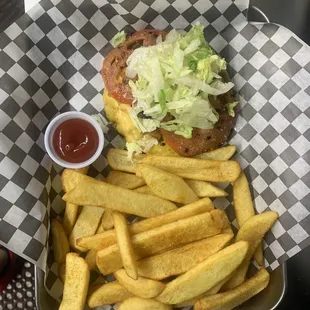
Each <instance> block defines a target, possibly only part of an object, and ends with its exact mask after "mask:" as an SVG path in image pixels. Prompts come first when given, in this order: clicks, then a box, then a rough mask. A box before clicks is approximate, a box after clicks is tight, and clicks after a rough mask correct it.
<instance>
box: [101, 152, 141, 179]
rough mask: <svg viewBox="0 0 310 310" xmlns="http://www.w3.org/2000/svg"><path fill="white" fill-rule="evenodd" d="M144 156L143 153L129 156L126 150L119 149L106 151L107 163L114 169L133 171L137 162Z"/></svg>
mask: <svg viewBox="0 0 310 310" xmlns="http://www.w3.org/2000/svg"><path fill="white" fill-rule="evenodd" d="M144 156H145V155H134V156H133V157H132V158H129V157H128V152H127V151H124V150H119V149H109V151H108V153H107V160H108V163H109V165H110V166H111V167H112V168H113V169H114V170H120V171H124V172H129V173H135V172H136V165H137V163H138V162H139V161H140V160H141V159H142V158H143V157H144Z"/></svg>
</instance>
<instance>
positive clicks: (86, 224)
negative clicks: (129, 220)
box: [69, 206, 104, 252]
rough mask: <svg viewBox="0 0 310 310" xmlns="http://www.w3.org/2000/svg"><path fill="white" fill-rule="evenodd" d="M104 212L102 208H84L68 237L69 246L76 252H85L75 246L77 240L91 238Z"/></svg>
mask: <svg viewBox="0 0 310 310" xmlns="http://www.w3.org/2000/svg"><path fill="white" fill-rule="evenodd" d="M103 212H104V210H103V209H102V208H96V207H88V206H84V207H83V209H82V211H81V214H80V215H79V217H78V219H77V221H76V223H75V225H74V227H73V229H72V232H71V234H70V236H69V244H70V246H71V247H72V248H74V249H76V250H78V251H82V252H84V251H86V249H84V248H82V247H79V246H78V245H77V244H76V240H77V239H78V238H82V237H85V236H92V235H94V234H95V232H96V230H97V228H98V225H99V223H100V220H101V217H102V214H103Z"/></svg>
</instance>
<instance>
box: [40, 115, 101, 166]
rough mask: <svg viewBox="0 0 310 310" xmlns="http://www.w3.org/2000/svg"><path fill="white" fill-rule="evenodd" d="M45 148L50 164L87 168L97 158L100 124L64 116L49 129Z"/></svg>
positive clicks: (86, 117) (99, 149)
mask: <svg viewBox="0 0 310 310" xmlns="http://www.w3.org/2000/svg"><path fill="white" fill-rule="evenodd" d="M44 144H45V148H46V151H47V153H48V154H49V156H50V157H51V158H52V159H53V161H55V162H56V163H57V164H59V165H60V166H63V167H66V168H71V169H77V168H82V167H85V166H88V165H90V164H91V163H93V162H94V161H95V160H96V159H97V158H98V157H99V155H100V154H101V152H102V149H103V144H104V137H103V133H102V129H101V127H100V126H99V124H98V123H97V122H96V121H95V120H94V119H93V118H92V117H90V116H89V115H87V114H85V113H82V112H66V113H63V114H60V115H58V116H57V117H55V118H54V119H53V120H52V121H51V123H50V124H49V125H48V127H47V129H46V132H45V137H44Z"/></svg>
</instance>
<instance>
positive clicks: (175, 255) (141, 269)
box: [137, 234, 233, 280]
mask: <svg viewBox="0 0 310 310" xmlns="http://www.w3.org/2000/svg"><path fill="white" fill-rule="evenodd" d="M232 237H233V235H227V234H221V235H216V236H213V237H209V238H206V239H202V240H199V241H196V242H192V243H189V244H186V245H183V246H180V247H178V248H176V249H172V250H168V251H167V252H163V253H160V254H157V255H155V256H151V257H147V258H144V259H141V260H139V261H138V262H137V265H138V274H139V276H143V277H146V278H150V279H155V280H162V279H165V278H169V277H171V276H177V275H179V274H182V273H185V272H187V271H188V270H190V269H191V268H193V267H195V266H196V265H198V264H199V263H201V262H202V261H203V260H205V259H207V258H208V257H209V256H211V255H213V254H215V253H217V252H218V251H220V250H221V249H223V248H224V247H225V246H226V245H227V244H228V243H229V242H230V240H231V239H232Z"/></svg>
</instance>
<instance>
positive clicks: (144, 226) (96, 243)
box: [77, 198, 214, 250]
mask: <svg viewBox="0 0 310 310" xmlns="http://www.w3.org/2000/svg"><path fill="white" fill-rule="evenodd" d="M213 209H214V206H213V203H212V201H211V200H210V199H209V198H203V199H200V200H198V201H196V202H194V203H192V204H189V205H187V206H184V207H182V208H179V209H176V210H174V211H171V212H169V213H165V214H162V215H158V216H156V217H152V218H149V219H145V220H143V221H140V222H137V223H133V224H131V225H129V226H128V228H129V232H130V235H131V236H133V235H136V234H139V233H142V232H145V231H148V230H151V229H154V228H157V227H160V226H162V225H165V224H170V223H173V222H176V221H178V220H182V219H185V218H188V217H191V216H194V215H198V214H201V213H204V212H209V211H211V210H213ZM115 243H116V235H115V230H109V231H105V232H104V233H102V234H98V235H93V236H90V237H83V238H80V239H78V240H77V244H78V246H80V247H83V248H85V249H89V250H91V249H94V250H99V249H104V248H106V247H108V246H110V245H113V244H115Z"/></svg>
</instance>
